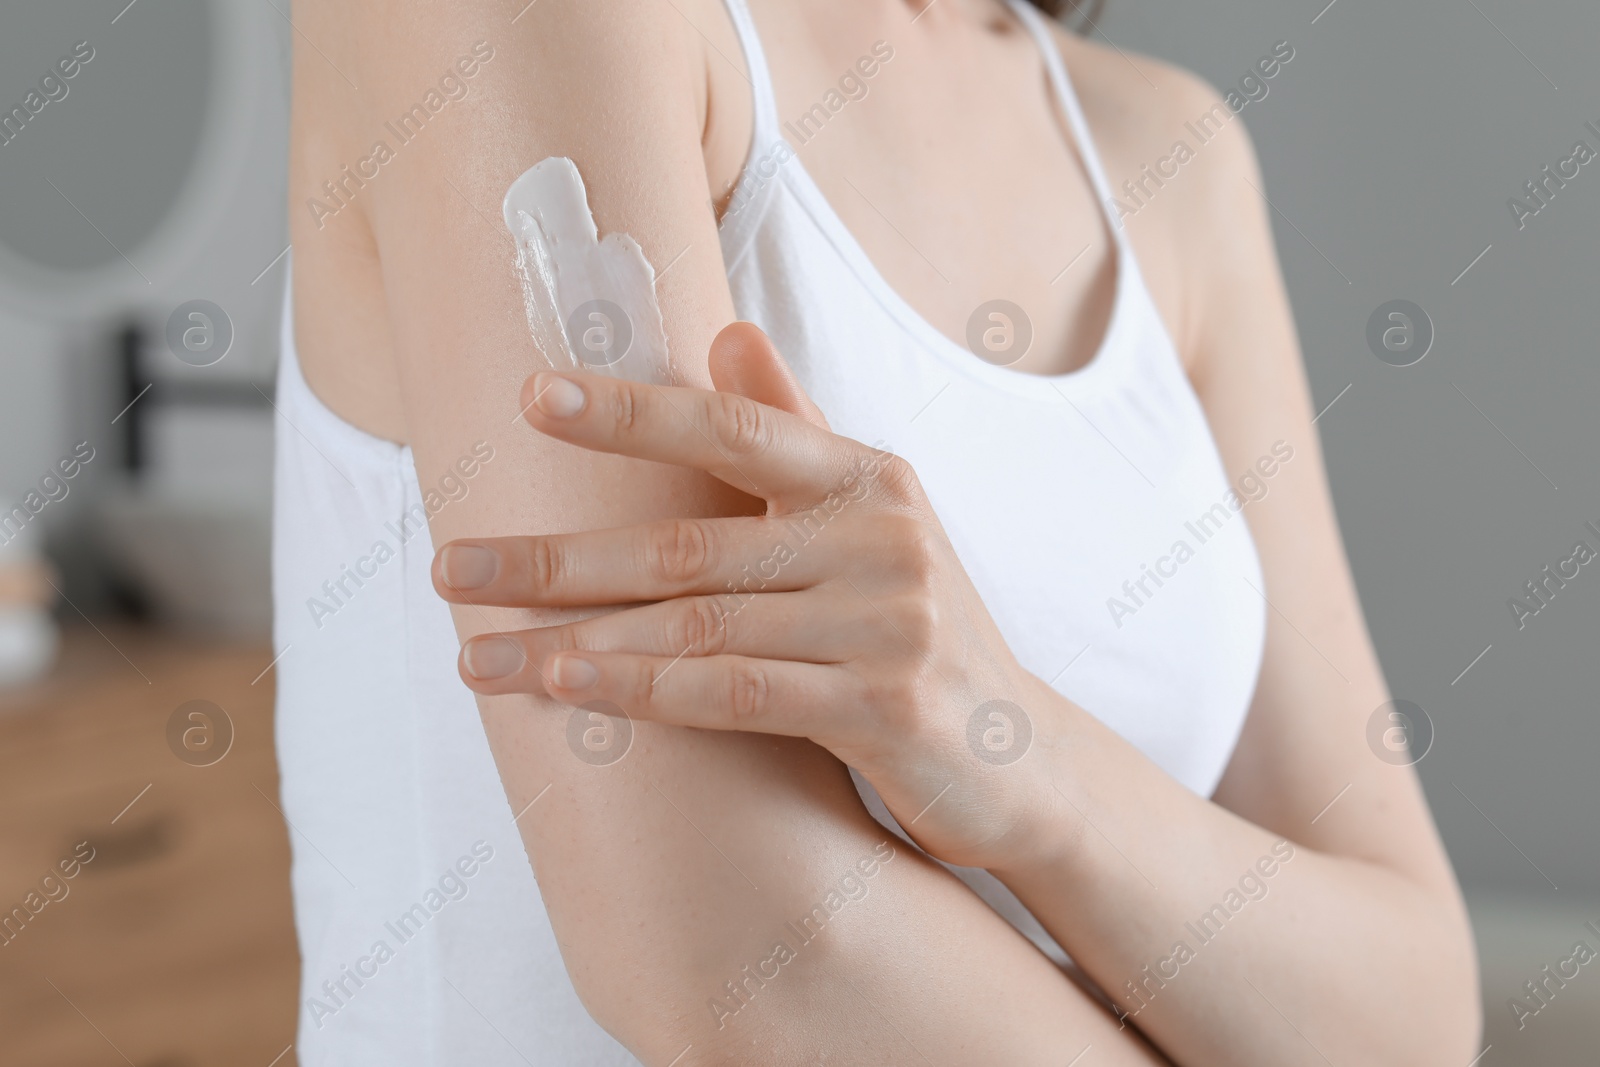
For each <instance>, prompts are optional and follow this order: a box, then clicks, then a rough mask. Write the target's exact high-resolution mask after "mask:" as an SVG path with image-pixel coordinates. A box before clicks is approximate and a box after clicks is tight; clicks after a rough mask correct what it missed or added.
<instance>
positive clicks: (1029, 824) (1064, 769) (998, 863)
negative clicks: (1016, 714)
mask: <svg viewBox="0 0 1600 1067" xmlns="http://www.w3.org/2000/svg"><path fill="white" fill-rule="evenodd" d="M1022 707H1023V709H1024V713H1025V715H1026V716H1027V718H1026V720H1024V721H1025V722H1026V729H1027V730H1028V731H1029V733H1030V738H1029V741H1028V749H1027V751H1026V752H1025V753H1024V754H1023V755H1022V756H1021V757H1020V758H1018V759H1017V760H1016V762H1015V763H1013V764H1012V765H1010V766H1008V767H1004V768H1001V770H1002V771H1003V772H1005V773H1003V774H999V775H995V776H993V777H994V778H995V779H996V780H997V781H999V782H1000V783H1002V784H1003V791H1002V795H1003V796H1004V797H1005V800H1004V804H1005V806H1006V808H1008V809H1009V811H1010V818H1009V820H1008V822H1009V826H1010V828H1009V829H1008V830H1007V831H1006V833H1005V834H1004V836H1003V837H1001V838H999V839H998V840H996V841H995V842H993V844H992V847H991V848H990V849H989V850H988V851H989V852H990V853H991V858H990V859H988V860H987V861H986V863H985V864H984V866H985V868H986V869H987V870H988V871H989V872H990V873H992V874H994V875H995V876H996V877H997V878H1000V879H1002V880H1005V879H1006V878H1009V877H1021V878H1029V879H1032V878H1035V877H1039V876H1041V875H1043V874H1045V873H1046V872H1061V871H1064V870H1070V869H1071V868H1072V866H1073V857H1074V856H1075V855H1076V854H1077V852H1078V849H1079V842H1080V840H1081V839H1082V836H1083V833H1084V831H1085V829H1086V828H1087V826H1088V824H1087V822H1086V820H1085V818H1084V814H1083V804H1082V801H1081V799H1080V797H1079V796H1078V792H1079V790H1080V789H1081V786H1082V783H1081V780H1080V778H1081V772H1079V771H1077V770H1075V769H1074V763H1076V762H1077V761H1075V760H1074V759H1073V758H1072V756H1073V754H1074V753H1075V752H1077V751H1078V750H1079V749H1080V747H1081V745H1082V743H1083V741H1084V740H1085V739H1086V735H1085V730H1084V725H1085V720H1086V719H1087V715H1088V713H1087V712H1085V711H1084V710H1083V709H1082V708H1080V707H1078V706H1077V705H1076V704H1074V703H1072V701H1070V700H1068V699H1067V698H1066V697H1064V696H1062V695H1061V694H1060V693H1058V692H1056V691H1055V690H1054V689H1052V688H1051V687H1050V686H1048V685H1047V684H1045V683H1044V682H1043V681H1042V680H1040V679H1038V678H1036V677H1034V676H1032V675H1029V676H1028V683H1027V686H1026V691H1025V700H1024V701H1023V703H1022Z"/></svg>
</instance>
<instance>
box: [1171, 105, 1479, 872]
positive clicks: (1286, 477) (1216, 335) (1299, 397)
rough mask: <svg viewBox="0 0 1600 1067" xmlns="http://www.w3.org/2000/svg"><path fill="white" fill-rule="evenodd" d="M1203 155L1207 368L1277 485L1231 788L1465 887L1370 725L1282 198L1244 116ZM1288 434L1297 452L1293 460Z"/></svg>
mask: <svg viewBox="0 0 1600 1067" xmlns="http://www.w3.org/2000/svg"><path fill="white" fill-rule="evenodd" d="M1212 102H1215V98H1214V97H1213V98H1212ZM1202 156H1203V157H1204V158H1203V159H1201V160H1197V162H1196V175H1195V176H1196V178H1197V179H1198V180H1197V181H1196V182H1195V184H1194V186H1193V187H1192V188H1190V189H1188V190H1186V193H1185V195H1188V196H1190V197H1192V198H1194V200H1195V202H1194V203H1190V204H1187V205H1183V207H1186V208H1187V209H1188V210H1187V212H1186V215H1185V217H1186V218H1189V219H1190V220H1191V221H1192V222H1193V223H1194V226H1193V229H1192V230H1191V231H1190V232H1189V234H1188V235H1187V237H1186V240H1187V241H1189V242H1192V244H1191V245H1190V246H1189V251H1190V252H1191V253H1192V254H1191V255H1190V257H1189V262H1191V263H1195V264H1199V265H1200V266H1199V268H1198V269H1196V270H1194V271H1192V272H1191V277H1193V278H1195V279H1196V285H1197V286H1198V287H1199V288H1198V291H1197V292H1196V294H1195V298H1194V299H1193V300H1191V301H1190V302H1189V306H1190V307H1191V308H1193V309H1194V310H1193V314H1192V316H1191V319H1190V328H1191V331H1192V332H1191V336H1190V338H1189V341H1190V343H1191V344H1192V346H1193V351H1194V366H1193V368H1192V376H1193V378H1194V380H1195V384H1196V388H1197V391H1198V392H1199V395H1200V399H1201V403H1202V404H1203V405H1204V407H1205V409H1206V413H1207V416H1208V418H1209V420H1210V422H1211V427H1212V432H1213V434H1214V435H1215V437H1216V440H1217V444H1218V447H1219V449H1220V451H1221V454H1222V458H1223V463H1224V466H1225V468H1226V470H1227V473H1228V474H1229V476H1230V478H1231V479H1232V480H1233V481H1234V482H1235V484H1237V483H1238V481H1239V479H1240V477H1241V476H1242V475H1244V474H1245V473H1246V472H1250V471H1252V470H1253V471H1254V475H1255V477H1256V479H1257V480H1259V481H1260V482H1261V483H1262V484H1264V486H1265V487H1266V495H1265V496H1264V497H1262V498H1261V499H1259V500H1257V501H1253V502H1250V503H1248V504H1247V505H1246V507H1245V515H1246V516H1247V518H1248V520H1249V523H1250V530H1251V533H1252V534H1253V535H1254V538H1255V541H1256V546H1257V549H1258V551H1259V554H1260V557H1261V564H1262V571H1263V575H1264V578H1265V586H1264V587H1263V588H1262V589H1260V590H1258V592H1259V593H1260V594H1262V596H1263V598H1264V599H1265V601H1266V603H1265V605H1264V610H1265V612H1266V614H1267V640H1266V654H1265V659H1264V662H1263V665H1262V670H1261V676H1260V680H1259V682H1258V685H1257V689H1256V695H1255V699H1254V702H1253V704H1252V707H1251V709H1250V714H1249V718H1248V720H1247V722H1246V725H1245V728H1244V732H1243V735H1242V737H1241V739H1240V742H1239V746H1238V749H1237V751H1236V752H1235V755H1234V758H1233V761H1232V763H1231V764H1230V766H1229V768H1228V772H1227V774H1226V776H1225V777H1224V779H1223V782H1222V784H1221V786H1220V787H1219V788H1218V791H1217V794H1216V799H1217V800H1218V802H1220V803H1222V804H1223V805H1224V806H1226V807H1228V808H1230V809H1231V810H1233V811H1235V812H1237V813H1238V814H1240V815H1242V816H1244V817H1245V818H1248V819H1250V820H1251V821H1252V822H1255V823H1257V824H1258V825H1261V826H1265V827H1267V828H1269V829H1272V830H1274V831H1276V832H1278V833H1281V834H1284V835H1286V836H1288V837H1290V838H1291V839H1293V840H1296V841H1299V842H1302V843H1304V844H1306V845H1308V846H1310V847H1313V848H1317V849H1320V850H1323V851H1327V852H1330V853H1334V854H1338V855H1346V856H1351V857H1356V858H1359V859H1363V860H1366V861H1369V862H1372V863H1376V864H1380V865H1382V866H1384V867H1388V868H1390V869H1392V870H1395V871H1398V872H1400V873H1402V874H1405V875H1407V876H1408V877H1411V878H1412V879H1413V880H1415V881H1416V882H1418V883H1420V884H1423V885H1424V886H1427V887H1428V888H1430V889H1432V890H1437V891H1439V892H1441V893H1443V894H1445V895H1446V896H1449V897H1453V896H1454V894H1455V886H1454V880H1453V876H1452V875H1451V873H1450V868H1449V864H1448V861H1447V860H1446V858H1445V855H1444V851H1443V848H1442V846H1441V844H1440V842H1439V840H1438V836H1437V834H1436V832H1435V830H1434V827H1433V823H1432V820H1431V817H1430V816H1429V814H1428V811H1427V805H1426V801H1425V799H1424V798H1423V795H1422V790H1421V787H1420V784H1419V783H1418V780H1417V777H1416V774H1415V772H1414V770H1413V769H1412V768H1411V767H1410V766H1407V765H1397V764H1396V762H1393V761H1384V760H1382V759H1380V758H1379V756H1378V755H1377V754H1376V753H1375V752H1374V751H1373V750H1372V748H1371V747H1370V746H1369V742H1368V722H1369V720H1370V719H1371V717H1372V716H1373V715H1374V714H1375V713H1377V712H1378V709H1379V708H1380V707H1381V706H1382V705H1384V704H1385V702H1386V701H1388V699H1389V695H1388V690H1387V687H1386V685H1385V683H1384V679H1383V674H1382V670H1381V668H1380V666H1379V663H1378V659H1377V655H1376V653H1375V652H1374V650H1373V647H1372V643H1371V639H1370V637H1369V635H1368V633H1367V629H1366V624H1365V621H1364V619H1363V617H1362V613H1361V606H1360V603H1359V601H1358V598H1357V595H1356V589H1355V583H1354V581H1353V579H1352V576H1351V573H1350V567H1349V562H1348V560H1347V558H1346V556H1345V551H1344V545H1343V541H1342V539H1341V537H1340V534H1339V527H1338V522H1337V519H1336V517H1335V515H1334V509H1333V501H1332V497H1331V495H1330V493H1329V486H1328V479H1327V473H1326V470H1325V468H1324V466H1323V459H1322V448H1321V445H1320V443H1319V441H1318V437H1317V427H1316V425H1315V424H1314V423H1313V422H1312V418H1313V415H1314V411H1313V409H1312V406H1311V395H1310V390H1309V387H1308V385H1307V382H1306V376H1305V371H1304V368H1303V366H1302V362H1301V356H1300V349H1299V344H1298V341H1297V338H1296V334H1295V327H1294V321H1293V318H1292V315H1291V312H1290V309H1289V302H1288V296H1287V294H1286V292H1285V289H1284V285H1283V280H1282V275H1281V273H1280V270H1279V266H1278V261H1277V256H1276V253H1275V250H1274V245H1273V241H1272V228H1271V211H1272V208H1271V207H1270V205H1269V204H1268V203H1267V201H1266V196H1265V189H1264V186H1263V183H1262V179H1261V175H1260V172H1259V169H1258V167H1257V163H1256V159H1255V154H1254V151H1253V149H1252V146H1251V144H1250V141H1249V138H1248V134H1247V133H1246V132H1245V130H1244V128H1243V124H1242V121H1241V120H1238V119H1235V120H1234V121H1233V122H1232V123H1230V124H1229V125H1228V127H1226V128H1225V129H1224V131H1223V132H1222V134H1220V135H1219V136H1218V138H1217V139H1216V140H1215V141H1214V142H1211V143H1208V144H1207V146H1206V148H1205V152H1204V153H1202ZM1278 442H1283V443H1284V444H1285V445H1287V446H1288V448H1289V449H1292V450H1293V451H1292V458H1290V459H1288V460H1286V461H1282V460H1281V455H1282V452H1281V451H1280V452H1278V453H1275V452H1274V445H1275V444H1277V443H1278ZM1267 471H1270V472H1271V473H1270V474H1266V473H1264V472H1267ZM1347 787H1348V789H1347ZM1336 797H1337V798H1338V801H1337V803H1336V804H1333V803H1332V802H1333V801H1334V800H1335V798H1336ZM1330 804H1332V806H1331V807H1329V805H1330ZM1324 808H1326V809H1327V810H1326V811H1325V812H1324V810H1323V809H1324ZM1319 815H1320V818H1319V817H1318V816H1319ZM1313 819H1315V822H1313V821H1312V820H1313Z"/></svg>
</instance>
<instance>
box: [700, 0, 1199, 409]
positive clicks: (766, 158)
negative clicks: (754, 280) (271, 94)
mask: <svg viewBox="0 0 1600 1067" xmlns="http://www.w3.org/2000/svg"><path fill="white" fill-rule="evenodd" d="M725 2H726V4H727V8H728V12H729V15H730V17H731V18H732V20H733V23H734V28H735V30H736V32H737V34H738V37H739V42H740V45H741V47H742V48H743V51H744V58H745V68H746V70H747V71H748V75H749V81H750V85H751V91H752V95H753V103H754V112H755V114H754V117H753V122H752V127H753V129H752V132H751V140H750V149H749V154H748V156H747V157H746V161H745V165H744V167H743V169H742V170H741V172H740V175H739V178H738V181H737V183H736V185H735V186H734V190H733V198H732V200H731V201H730V203H733V204H738V205H740V206H739V209H738V211H737V213H736V214H734V215H732V217H725V218H724V220H723V226H722V231H721V232H722V246H723V256H724V259H725V261H726V265H727V269H728V270H729V272H730V273H731V272H732V271H733V270H734V269H735V267H736V266H737V265H738V262H739V260H740V259H742V258H743V256H744V255H745V254H746V253H747V252H748V251H749V250H750V248H751V247H752V246H753V245H754V243H755V237H756V234H757V232H758V231H759V230H760V228H761V223H762V220H763V218H764V216H765V215H766V212H767V211H768V209H769V208H770V205H771V203H772V200H773V197H774V195H775V194H776V191H777V189H778V187H779V186H780V185H781V186H784V187H786V188H787V189H788V190H789V192H790V193H792V194H793V195H794V197H795V198H796V200H797V201H798V202H799V204H800V206H801V207H802V208H803V209H804V211H805V212H806V214H807V215H808V216H809V217H810V218H811V220H812V222H813V224H815V225H816V226H817V228H818V229H819V230H820V231H821V233H822V234H823V236H824V237H825V238H826V239H827V240H828V242H829V244H831V245H832V246H833V248H834V250H835V252H836V253H837V254H838V255H839V256H840V258H841V259H843V260H844V262H845V263H846V264H847V265H848V266H849V267H850V269H851V271H852V272H853V273H854V274H855V275H856V277H857V279H858V280H859V281H860V282H861V284H862V285H864V286H865V287H866V288H867V290H868V292H869V293H870V294H871V295H872V296H873V298H874V299H875V300H876V301H877V303H878V304H879V305H880V306H881V307H882V308H883V309H884V311H885V312H886V313H887V314H889V315H890V316H891V317H892V318H893V319H895V321H896V322H898V323H899V324H900V326H901V327H902V328H903V329H904V330H905V331H906V332H907V333H908V334H909V335H910V336H911V337H912V338H913V339H914V340H916V342H917V343H918V345H919V347H921V348H922V349H923V350H924V351H926V352H928V353H929V354H931V355H932V356H934V357H935V358H937V359H938V360H939V361H940V362H941V363H943V364H944V365H945V366H946V367H948V368H949V369H950V370H951V371H953V372H955V373H957V374H959V375H961V376H962V377H964V378H967V379H969V380H971V381H973V382H975V383H977V384H980V385H986V386H990V387H993V388H997V389H1001V390H1004V391H1006V392H1010V393H1013V394H1015V395H1018V396H1021V397H1025V398H1031V399H1035V400H1044V401H1049V402H1052V403H1060V402H1061V401H1062V400H1063V399H1067V400H1069V401H1070V400H1072V399H1073V398H1081V397H1087V396H1090V395H1094V394H1096V393H1098V392H1100V391H1102V390H1104V389H1105V388H1107V387H1109V386H1112V385H1114V384H1115V382H1116V380H1117V375H1116V373H1115V372H1116V371H1117V370H1118V369H1119V367H1121V366H1122V365H1123V364H1125V363H1127V362H1128V358H1127V357H1128V349H1129V348H1130V347H1131V345H1132V343H1133V341H1134V340H1135V338H1134V334H1135V333H1136V332H1137V331H1136V330H1135V328H1134V327H1135V326H1136V324H1137V321H1138V320H1139V319H1140V317H1141V315H1143V316H1144V317H1147V318H1150V319H1152V320H1153V321H1154V322H1155V323H1156V324H1157V325H1158V326H1159V330H1158V331H1157V332H1158V334H1159V336H1160V339H1161V342H1162V343H1164V344H1165V345H1167V346H1168V347H1169V348H1171V349H1172V358H1173V361H1174V363H1175V364H1176V365H1178V366H1180V367H1181V361H1180V360H1178V358H1177V351H1176V347H1175V346H1174V345H1173V344H1172V341H1171V338H1170V336H1169V335H1168V334H1167V332H1166V327H1165V324H1164V323H1163V322H1162V321H1161V319H1160V316H1159V314H1158V312H1157V310H1156V308H1155V305H1154V302H1153V300H1151V299H1150V298H1149V296H1148V294H1147V292H1146V290H1145V288H1144V282H1143V276H1142V275H1141V273H1140V271H1139V267H1138V263H1137V260H1136V258H1135V256H1134V253H1133V248H1132V245H1131V244H1130V243H1129V242H1128V240H1127V236H1126V232H1125V231H1124V230H1123V228H1122V227H1121V226H1120V225H1119V224H1118V223H1117V220H1116V219H1114V218H1112V217H1111V214H1110V204H1111V203H1112V201H1113V196H1112V190H1111V185H1110V183H1109V181H1108V180H1107V179H1106V176H1105V171H1104V169H1103V167H1102V165H1101V162H1100V155H1099V152H1098V151H1097V150H1096V148H1095V144H1094V139H1093V137H1092V136H1091V134H1090V132H1089V127H1088V122H1087V120H1086V119H1085V118H1084V115H1083V110H1082V107H1081V106H1080V105H1079V102H1078V97H1077V93H1076V92H1075V91H1074V89H1073V87H1072V82H1071V79H1070V78H1069V76H1068V74H1067V69H1066V64H1065V62H1064V61H1063V60H1062V58H1061V52H1060V49H1059V48H1057V47H1056V44H1055V41H1054V40H1053V39H1052V37H1051V33H1050V28H1049V25H1048V22H1047V20H1046V18H1045V16H1044V15H1043V14H1041V13H1040V12H1039V11H1037V10H1036V9H1035V8H1033V7H1032V6H1030V5H1029V4H1028V3H1027V2H1026V0H1006V3H1007V5H1008V6H1009V7H1010V9H1011V10H1012V12H1013V13H1014V14H1015V15H1016V17H1017V19H1018V20H1019V21H1020V22H1021V23H1022V26H1023V28H1024V30H1025V31H1026V32H1027V33H1028V35H1029V36H1030V37H1031V38H1032V39H1033V41H1034V44H1035V45H1036V46H1037V47H1038V49H1039V51H1040V54H1041V57H1042V59H1043V61H1044V65H1045V71H1046V75H1047V79H1048V81H1049V83H1050V87H1051V91H1052V93H1053V96H1054V99H1055V102H1056V104H1057V105H1058V106H1059V108H1060V110H1061V113H1062V115H1063V116H1064V117H1065V119H1066V126H1067V128H1066V130H1065V131H1064V133H1065V134H1066V135H1067V136H1068V137H1069V138H1070V140H1069V143H1068V148H1069V149H1071V150H1072V151H1073V153H1074V155H1075V156H1076V158H1077V159H1078V160H1079V162H1080V164H1081V165H1082V167H1083V170H1084V173H1085V175H1086V177H1087V178H1088V179H1089V184H1090V188H1091V189H1092V190H1093V192H1094V195H1095V200H1096V202H1097V204H1098V205H1099V208H1100V210H1099V214H1100V217H1101V220H1102V223H1103V225H1104V226H1105V229H1106V231H1107V232H1108V233H1109V234H1110V236H1111V242H1112V250H1113V253H1114V256H1115V258H1114V264H1115V268H1114V269H1115V277H1114V280H1113V295H1112V302H1111V313H1110V316H1109V317H1108V320H1107V322H1106V326H1105V331H1104V333H1103V334H1102V336H1101V338H1100V342H1099V344H1098V345H1097V346H1096V348H1095V350H1094V352H1093V353H1092V354H1091V356H1090V358H1089V360H1088V361H1087V362H1086V363H1084V364H1083V365H1082V366H1080V367H1078V368H1076V369H1074V370H1070V371H1067V372H1065V373H1062V374H1030V373H1027V372H1024V371H1016V370H1012V369H1011V368H1009V367H1004V366H999V365H997V364H993V363H989V362H987V361H985V360H983V359H981V358H979V357H978V356H977V355H975V354H974V353H973V352H972V351H971V350H970V349H968V348H967V347H965V346H964V345H961V344H959V343H957V342H955V341H953V340H951V339H950V338H949V337H947V336H946V335H945V334H944V333H943V332H942V331H940V330H939V329H938V328H937V327H935V326H934V325H933V324H932V323H931V322H929V321H928V320H927V318H926V317H924V316H923V314H922V313H921V312H919V311H918V310H917V309H916V308H914V307H912V306H911V304H910V303H909V302H908V301H906V299H905V298H904V297H902V296H901V295H900V293H899V291H898V290H896V289H895V288H894V286H892V285H890V284H889V281H888V279H886V278H885V277H884V276H883V275H882V273H881V272H879V270H878V268H877V265H876V264H875V263H873V261H872V258H871V257H870V256H869V255H867V252H866V249H865V248H863V247H862V246H861V244H860V242H859V241H857V240H856V238H855V235H854V234H853V233H851V232H850V229H849V227H847V226H846V225H845V224H844V220H843V219H841V218H840V217H839V215H838V213H837V212H836V211H835V210H834V209H833V206H832V204H831V203H830V202H829V201H828V198H827V197H826V196H825V195H824V194H823V192H822V190H821V188H820V187H819V186H818V185H817V184H816V182H815V180H814V179H813V178H812V177H811V174H810V172H809V171H807V170H806V167H805V165H804V164H803V163H802V162H801V161H800V159H799V158H798V156H797V155H796V153H795V151H794V148H793V146H792V145H790V144H789V143H788V141H787V140H786V139H785V138H784V137H783V135H782V132H781V123H780V120H779V117H778V108H777V94H776V91H775V90H774V87H773V83H772V75H771V71H770V68H769V67H768V65H767V59H766V53H765V51H764V50H763V48H762V45H761V38H760V34H759V33H758V32H757V30H756V26H755V20H754V18H753V17H752V16H751V14H750V10H749V8H748V6H747V5H746V3H745V0H725ZM784 149H786V150H787V153H786V157H787V158H784V159H782V160H778V159H777V156H778V154H779V152H781V151H783V150H784ZM771 161H776V162H771ZM769 162H771V166H772V170H773V172H774V173H773V177H772V178H765V179H764V178H763V177H762V176H761V175H760V174H759V173H758V168H760V167H762V166H764V165H768V164H769ZM751 186H754V188H750V187H751ZM1141 297H1142V298H1143V299H1142V302H1143V304H1144V305H1146V306H1145V307H1143V308H1141V307H1140V306H1139V304H1140V303H1141Z"/></svg>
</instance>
